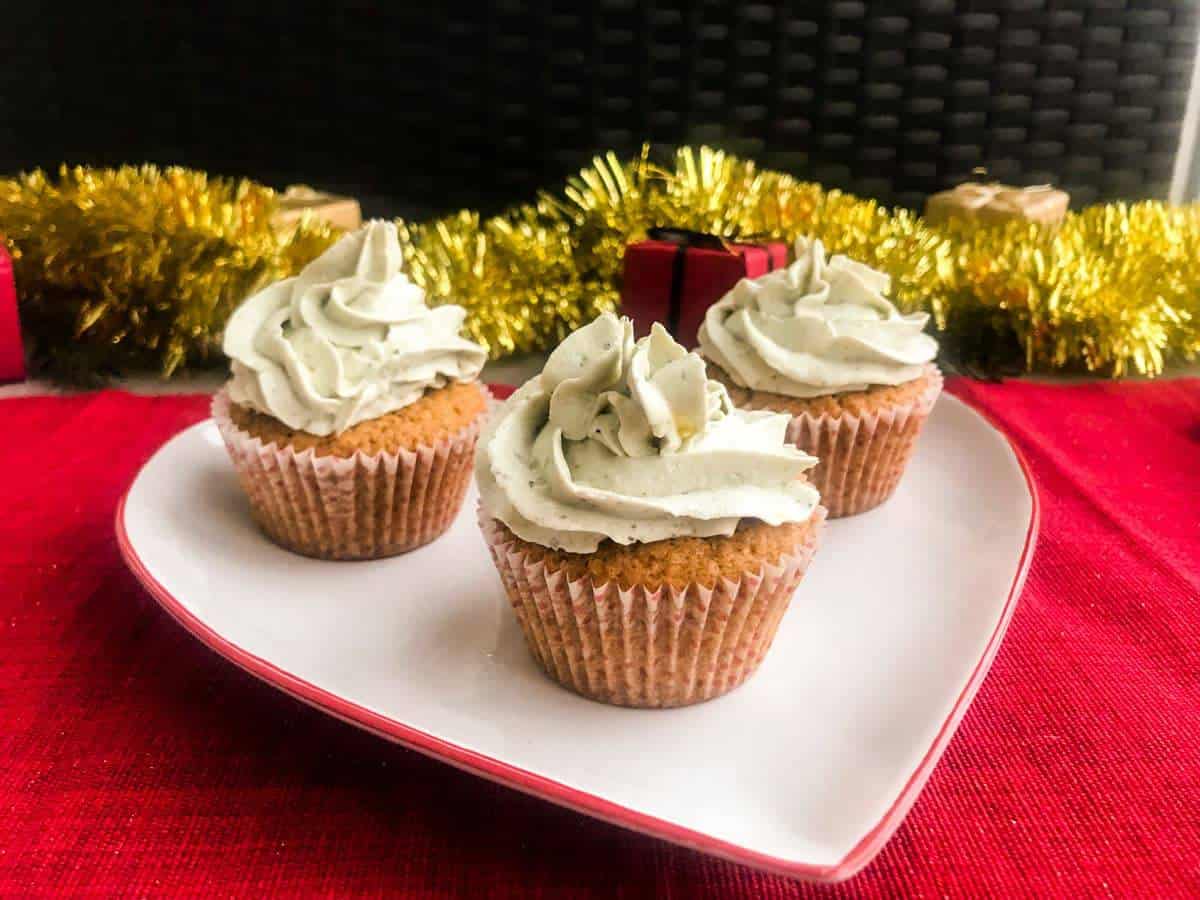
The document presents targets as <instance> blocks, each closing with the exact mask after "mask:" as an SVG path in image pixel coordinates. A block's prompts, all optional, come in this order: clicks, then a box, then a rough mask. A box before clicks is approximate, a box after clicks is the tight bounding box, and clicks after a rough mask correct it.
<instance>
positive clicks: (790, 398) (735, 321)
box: [699, 238, 942, 516]
mask: <svg viewBox="0 0 1200 900" xmlns="http://www.w3.org/2000/svg"><path fill="white" fill-rule="evenodd" d="M889 287H890V279H889V278H888V276H887V275H884V274H883V273H881V272H877V271H875V270H874V269H872V268H870V267H868V266H865V265H863V264H862V263H859V262H855V261H854V260H852V259H849V258H847V257H845V256H840V255H839V256H834V257H833V258H832V259H830V260H828V261H826V259H825V250H824V248H823V247H822V246H821V242H820V241H817V240H813V241H809V240H805V239H804V238H800V239H798V240H797V241H796V261H795V262H794V263H792V265H791V266H789V267H788V268H786V269H779V270H776V271H774V272H770V273H768V274H766V275H764V276H762V277H761V278H756V279H746V278H744V279H742V280H741V281H739V282H738V283H737V285H735V286H734V288H733V289H732V290H731V291H729V293H727V294H726V295H725V296H724V297H722V298H721V299H720V300H719V301H717V302H716V303H715V304H713V305H712V306H711V307H710V308H709V310H708V312H707V314H706V315H705V319H704V324H703V325H702V326H701V327H700V334H699V341H700V353H701V354H702V355H703V356H704V357H705V358H706V359H707V360H708V364H709V372H710V373H711V374H712V376H713V377H714V378H716V379H717V380H719V381H720V382H721V383H722V384H724V385H725V387H726V388H727V389H728V390H729V395H730V397H731V398H732V399H733V402H734V403H735V404H736V405H737V406H738V407H740V408H742V409H752V410H759V409H766V410H771V411H773V412H779V413H786V414H787V415H789V416H790V417H791V423H790V425H789V426H788V430H787V439H788V441H789V442H792V443H794V444H795V445H796V446H797V447H799V448H800V449H801V450H804V451H805V452H807V453H811V454H813V455H814V456H816V457H817V458H818V459H819V460H820V462H819V463H818V464H817V466H816V468H815V469H813V470H812V471H811V472H810V473H809V476H808V477H809V480H811V481H812V483H813V484H814V485H816V487H817V488H818V490H820V492H821V500H822V502H823V503H824V504H825V506H826V507H827V508H828V510H829V515H830V516H850V515H854V514H855V513H860V512H863V511H865V510H868V509H871V508H872V507H875V506H878V505H879V504H880V503H882V502H883V501H884V500H886V499H887V498H888V497H890V496H891V495H892V492H893V491H895V489H896V485H897V484H898V483H899V482H900V476H901V475H902V474H903V473H904V469H905V467H906V466H907V465H908V461H909V458H910V457H911V456H912V453H913V449H914V448H915V447H916V443H917V436H918V435H919V434H920V433H921V427H922V426H923V425H924V424H925V420H926V419H927V418H928V417H929V413H930V411H931V410H932V409H933V404H934V402H935V401H936V400H937V397H938V394H939V393H940V392H941V390H942V375H941V372H939V371H938V369H937V366H935V365H934V364H933V359H934V357H936V356H937V350H938V347H937V341H935V340H934V339H933V338H932V337H930V336H929V335H927V334H925V333H924V330H923V329H924V328H925V323H926V322H927V321H928V319H929V316H928V315H926V314H925V313H912V314H910V315H902V314H901V313H900V312H899V311H898V310H897V309H896V307H895V306H894V305H893V304H892V303H891V302H890V301H889V300H888V299H887V294H888V292H889Z"/></svg>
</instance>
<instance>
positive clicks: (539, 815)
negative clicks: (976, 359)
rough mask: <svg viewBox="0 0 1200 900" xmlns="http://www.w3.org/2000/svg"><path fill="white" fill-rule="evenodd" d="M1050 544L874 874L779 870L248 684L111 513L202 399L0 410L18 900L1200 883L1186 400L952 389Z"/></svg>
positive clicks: (2, 766)
mask: <svg viewBox="0 0 1200 900" xmlns="http://www.w3.org/2000/svg"><path fill="white" fill-rule="evenodd" d="M952 390H954V391H955V392H956V393H958V394H959V395H960V396H963V397H965V398H967V399H968V400H969V401H971V402H972V403H974V404H976V405H977V406H979V407H980V408H982V409H984V410H986V411H988V412H989V413H990V414H991V415H992V416H994V417H995V419H996V421H997V422H998V423H1000V424H1001V425H1002V426H1003V427H1004V428H1005V429H1006V430H1008V432H1009V433H1010V434H1011V435H1012V436H1013V438H1014V439H1015V441H1016V442H1017V444H1018V445H1019V446H1020V447H1021V448H1022V449H1023V450H1024V452H1025V454H1026V455H1027V456H1028V458H1029V461H1030V463H1031V465H1032V469H1033V473H1034V476H1035V478H1036V481H1037V485H1038V490H1039V493H1040V494H1041V501H1042V509H1043V516H1042V530H1041V538H1040V540H1039V542H1038V548H1037V552H1036V556H1035V558H1034V561H1033V565H1032V569H1031V571H1030V574H1029V579H1028V582H1027V586H1026V588H1025V592H1024V595H1023V597H1022V600H1021V602H1020V605H1019V606H1018V609H1017V611H1016V615H1015V617H1014V619H1013V622H1012V625H1011V628H1010V629H1009V632H1008V637H1007V639H1006V641H1005V643H1004V646H1003V647H1002V648H1001V650H1000V653H999V655H998V657H997V659H996V662H995V664H994V666H993V669H992V672H991V674H990V676H989V677H988V679H987V681H986V682H985V683H984V685H983V688H982V689H981V690H980V692H979V694H978V696H977V698H976V700H975V703H974V705H973V706H972V708H971V709H970V711H969V712H968V714H967V716H966V718H965V719H964V721H963V723H962V726H961V728H960V729H959V732H958V734H957V736H956V737H955V738H954V740H953V742H952V743H951V745H950V747H949V750H948V751H947V753H946V755H945V757H944V758H943V760H942V762H941V763H940V765H939V766H938V767H937V769H936V771H935V772H934V774H933V776H932V778H931V779H930V781H929V784H928V786H927V788H926V789H925V792H924V793H923V794H922V796H921V797H920V799H919V800H918V801H917V803H916V805H915V806H914V808H913V810H912V812H911V813H910V815H909V817H908V819H907V820H906V822H905V823H904V824H903V825H902V826H901V828H900V830H899V831H898V832H897V834H896V836H895V837H894V838H893V839H892V841H891V842H890V843H889V844H888V846H887V847H886V848H885V849H884V850H883V852H882V853H881V854H880V856H879V857H878V858H877V859H876V861H875V862H874V863H873V864H871V865H870V866H869V867H868V868H867V869H865V870H864V871H863V872H862V873H861V874H860V875H858V876H857V877H856V878H854V879H852V880H851V881H848V882H846V883H844V884H842V885H839V886H836V887H832V888H830V887H821V886H814V885H806V884H801V883H798V882H793V881H789V880H788V879H785V878H780V877H776V876H769V875H763V874H760V873H757V872H754V871H751V870H749V869H746V868H743V867H740V866H737V865H734V864H731V863H726V862H722V861H719V860H715V859H710V858H707V857H705V856H702V855H699V854H697V853H694V852H691V851H688V850H684V849H680V848H677V847H673V846H670V845H668V844H666V843H662V842H660V841H656V840H653V839H650V838H646V837H642V836H639V835H636V834H632V833H629V832H626V831H624V830H622V829H619V828H616V827H613V826H609V825H605V824H602V823H599V822H595V821H592V820H589V819H586V818H584V817H582V816H579V815H577V814H575V813H572V812H569V811H566V810H563V809H559V808H556V807H554V806H552V805H550V804H548V803H544V802H542V801H540V800H536V799H533V798H530V797H526V796H523V795H521V794H518V793H516V792H513V791H510V790H507V789H505V788H501V787H497V786H495V785H492V784H490V783H488V782H485V781H483V780H481V779H478V778H475V777H472V776H470V775H466V774H463V773H460V772H458V771H455V770H453V769H451V768H449V767H448V766H444V765H442V764H440V763H437V762H433V761H431V760H428V759H425V758H424V757H422V756H419V755H418V754H416V753H413V752H410V751H407V750H404V749H402V748H400V747H396V746H393V745H391V744H388V743H385V742H384V741H381V740H378V739H376V738H373V737H371V736H369V735H367V734H364V733H360V732H358V731H356V730H355V729H353V728H351V727H349V726H346V725H343V724H341V723H339V722H336V721H333V720H331V719H328V718H326V717H325V716H323V715H321V714H320V713H317V712H315V711H313V710H310V709H308V708H306V707H304V706H302V705H300V704H299V703H297V702H295V701H293V700H291V699H289V698H287V697H285V696H283V695H281V694H278V693H276V692H275V691H274V690H273V689H271V688H268V687H266V686H265V685H261V684H259V683H257V682H256V681H254V680H253V679H252V678H251V677H250V676H248V675H245V674H243V673H242V672H240V671H239V670H237V669H235V668H234V667H233V666H231V665H229V664H228V663H226V662H224V661H223V660H221V659H219V658H218V657H217V656H215V655H214V654H212V653H210V652H209V651H208V650H206V649H205V648H203V647H202V646H201V645H200V644H199V643H198V642H196V641H195V640H194V639H193V638H191V637H190V636H189V635H187V634H186V633H184V632H183V630H182V629H180V628H179V627H178V626H176V625H175V624H174V622H172V621H171V620H170V619H168V618H167V616H166V615H165V614H164V613H162V612H161V611H160V610H159V609H158V608H157V606H155V605H154V603H153V602H152V601H151V600H150V599H149V598H148V597H147V595H146V594H145V593H144V592H143V591H142V589H141V588H140V587H139V585H138V584H137V583H136V582H135V581H134V579H133V577H132V576H131V575H130V574H129V573H128V572H127V571H126V570H125V568H124V566H123V565H122V563H121V560H120V558H119V557H118V554H117V547H116V541H115V538H114V535H113V527H112V520H113V511H114V508H115V505H116V503H117V500H118V498H119V497H120V495H121V494H122V492H123V491H124V490H125V488H126V486H127V485H128V484H129V482H130V480H131V479H132V477H133V475H134V473H135V472H136V470H137V468H138V466H139V465H140V464H141V463H142V462H143V461H144V460H145V459H146V458H147V457H148V456H149V455H150V454H151V453H152V452H153V451H154V450H155V448H156V447H158V446H159V445H160V444H161V443H162V442H163V441H164V440H165V439H166V438H167V437H168V436H169V435H171V434H173V433H174V432H176V431H177V430H179V429H180V428H182V427H183V426H185V425H188V424H190V423H192V422H195V421H197V420H199V419H201V418H203V417H204V416H205V415H206V410H207V407H208V401H207V398H201V397H167V398H147V397H133V396H130V395H128V394H124V393H120V392H104V393H99V394H93V395H90V396H80V397H69V398H57V399H10V400H3V401H0V422H2V423H3V426H4V432H5V434H6V436H7V440H5V441H4V443H3V446H2V447H0V467H2V468H0V471H3V472H4V478H3V482H0V483H2V485H3V487H2V488H0V497H2V499H3V510H4V516H3V518H2V519H0V566H2V568H3V590H2V591H0V612H2V613H3V614H2V616H0V684H2V685H3V688H2V689H0V723H2V730H0V895H3V896H14V895H28V894H35V893H42V894H49V893H55V892H84V891H92V892H96V893H112V892H117V891H121V892H124V893H130V894H137V895H145V894H167V893H184V892H186V893H193V894H199V893H203V894H206V895H209V894H217V895H238V896H261V895H263V894H264V893H286V894H308V893H317V892H321V893H338V894H355V893H365V892H385V891H386V892H395V893H405V894H410V895H429V896H455V895H457V896H508V895H511V896H556V895H562V894H567V893H570V894H571V895H573V896H611V895H614V894H619V895H623V896H627V897H637V896H646V895H652V894H653V895H657V896H673V897H692V896H701V895H703V896H714V895H718V896H723V895H731V896H759V897H761V896H767V897H793V896H797V897H807V896H817V897H820V896H866V897H880V898H882V897H894V896H898V895H909V896H930V897H934V896H937V897H940V896H963V895H981V894H987V895H991V896H1000V895H1012V894H1026V895H1037V896H1042V897H1046V896H1064V897H1083V896H1097V895H1100V896H1103V895H1112V896H1129V895H1143V896H1145V895H1153V896H1160V897H1161V896H1186V895H1192V896H1195V895H1197V894H1200V749H1198V748H1200V744H1198V742H1197V738H1196V736H1197V735H1198V734H1200V639H1198V638H1200V602H1198V600H1200V524H1198V516H1200V464H1198V463H1200V382H1197V381H1194V380H1191V381H1176V382H1162V383H1157V384H1122V385H1111V384H1088V385H1081V386H1069V387H1067V386H1048V385H1037V384H1028V383H1020V382H1010V383H1005V384H997V385H993V384H979V383H969V382H958V383H957V384H955V385H953V387H952Z"/></svg>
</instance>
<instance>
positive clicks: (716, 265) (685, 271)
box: [621, 228, 787, 348]
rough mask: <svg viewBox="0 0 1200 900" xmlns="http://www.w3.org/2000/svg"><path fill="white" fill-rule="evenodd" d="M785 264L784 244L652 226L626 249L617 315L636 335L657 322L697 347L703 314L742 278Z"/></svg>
mask: <svg viewBox="0 0 1200 900" xmlns="http://www.w3.org/2000/svg"><path fill="white" fill-rule="evenodd" d="M786 265H787V245H786V244H784V243H782V242H772V243H766V244H751V243H737V242H733V241H728V240H725V239H724V238H720V237H717V236H716V235H712V234H702V233H700V232H696V231H684V230H682V229H677V228H651V229H650V230H649V232H648V237H647V239H646V240H644V241H638V242H637V243H633V244H630V245H629V246H628V247H626V248H625V274H624V278H623V280H622V283H621V312H623V313H624V314H625V315H627V316H629V317H630V318H631V319H633V324H634V328H635V330H636V332H637V335H638V337H641V336H642V335H644V334H647V333H649V331H650V326H651V325H652V324H653V323H655V322H661V323H662V324H663V325H665V326H666V327H667V328H668V329H669V330H670V332H671V334H672V335H674V336H675V339H676V340H677V341H679V342H680V343H681V344H683V345H684V346H685V347H689V348H690V347H695V346H696V332H697V331H698V330H699V329H700V325H701V323H702V322H703V321H704V313H705V312H706V311H707V310H708V308H709V307H710V306H712V305H713V304H714V303H715V302H716V301H718V300H720V299H721V297H722V296H724V294H725V293H726V291H728V290H729V289H730V288H732V287H733V286H734V285H735V284H737V283H738V281H739V280H740V279H742V278H757V277H758V276H759V275H763V274H765V273H767V272H770V271H771V270H773V269H778V268H781V267H783V266H786Z"/></svg>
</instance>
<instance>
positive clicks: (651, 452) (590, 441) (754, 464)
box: [476, 314, 820, 553]
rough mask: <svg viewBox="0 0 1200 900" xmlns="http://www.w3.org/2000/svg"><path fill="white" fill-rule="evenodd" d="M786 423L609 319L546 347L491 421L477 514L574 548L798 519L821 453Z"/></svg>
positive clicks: (671, 347) (657, 340)
mask: <svg viewBox="0 0 1200 900" xmlns="http://www.w3.org/2000/svg"><path fill="white" fill-rule="evenodd" d="M787 425H788V417H787V416H786V415H782V414H779V413H772V412H765V411H757V412H750V411H742V410H737V409H734V408H733V405H732V404H731V403H730V401H729V395H728V394H727V393H726V392H725V388H724V387H723V386H722V385H721V384H720V383H719V382H716V381H711V380H709V378H708V377H707V375H706V373H705V371H704V361H703V360H702V359H701V358H700V357H699V356H698V355H696V354H695V353H688V352H687V351H686V350H684V349H683V347H681V346H679V344H677V343H675V341H674V340H673V339H672V338H671V336H670V334H668V333H667V331H666V330H665V329H664V328H662V326H660V325H657V324H656V325H655V326H654V328H653V330H652V331H651V333H650V335H649V336H647V337H645V338H642V339H641V340H640V341H637V342H636V343H635V342H634V339H633V324H632V323H631V322H630V321H629V319H618V318H617V317H616V316H614V315H612V314H605V315H602V316H600V317H599V318H598V319H596V320H595V321H593V322H592V323H591V324H590V325H587V326H585V327H583V328H581V329H579V330H578V331H576V332H575V333H574V334H572V335H571V336H570V337H568V338H567V339H566V340H565V341H563V342H562V344H560V345H559V347H558V348H557V349H556V350H555V351H554V352H553V353H552V354H551V355H550V359H549V360H548V361H547V362H546V367H545V369H543V371H542V374H541V375H539V376H537V377H535V378H533V379H531V380H530V381H528V382H526V383H525V385H524V386H523V387H521V388H520V389H519V390H518V391H517V392H516V393H514V394H513V395H512V396H511V397H510V398H509V399H508V400H507V401H506V402H505V404H504V406H503V407H502V408H501V409H500V411H499V412H498V413H497V414H496V416H495V417H494V418H493V420H492V422H491V423H490V424H489V426H488V428H487V430H486V431H485V433H484V435H483V437H482V438H481V440H480V444H479V449H478V452H477V456H476V476H477V478H478V481H479V490H480V497H481V502H482V505H483V509H484V511H485V512H486V513H487V514H488V515H491V516H493V517H495V518H497V519H499V520H500V521H502V522H503V523H504V524H505V525H507V526H508V527H509V528H510V529H511V530H512V531H513V532H514V533H515V534H516V535H517V536H518V537H520V538H522V539H523V540H526V541H530V542H533V543H536V544H540V545H542V546H544V547H553V548H557V549H561V550H566V551H569V552H573V553H588V552H592V551H594V550H595V549H596V548H597V547H598V546H599V545H600V542H601V541H603V540H605V539H606V538H608V539H611V540H613V541H616V542H618V543H621V544H631V543H634V542H643V543H648V542H651V541H658V540H664V539H666V538H671V537H681V536H695V537H711V536H713V535H729V534H732V533H733V532H734V530H735V529H736V528H737V526H738V523H739V521H740V520H741V519H742V518H744V517H745V518H755V519H761V520H762V521H764V522H767V523H768V524H770V525H779V524H781V523H783V522H802V521H805V520H806V519H807V518H808V517H809V516H810V515H811V514H812V512H813V509H814V508H815V507H816V505H817V502H818V501H819V499H820V497H819V495H818V493H817V490H816V488H814V487H813V486H812V485H811V484H809V483H808V482H807V481H805V480H803V479H802V478H801V477H800V476H801V474H802V473H803V472H804V471H805V470H806V469H809V468H811V467H812V466H814V465H816V462H817V460H816V458H815V457H812V456H809V455H808V454H806V453H803V452H801V451H800V450H797V449H796V448H795V447H793V446H791V445H790V444H785V443H784V432H785V431H786V430H787Z"/></svg>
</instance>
